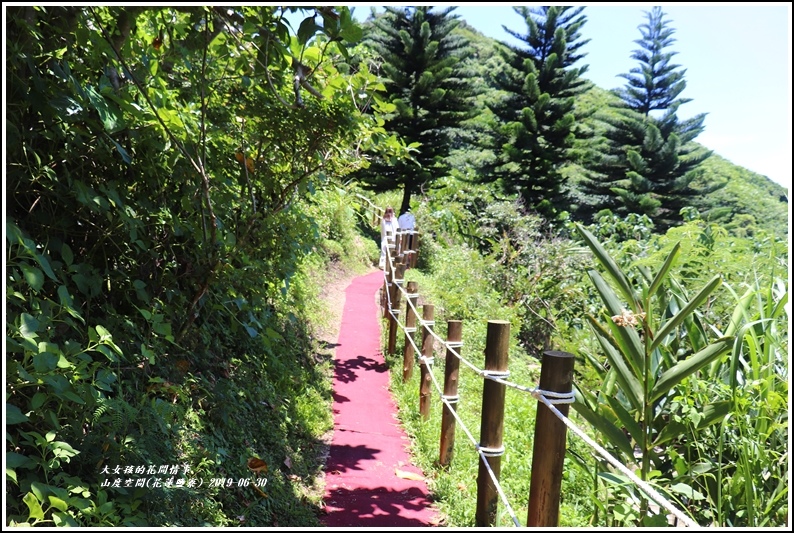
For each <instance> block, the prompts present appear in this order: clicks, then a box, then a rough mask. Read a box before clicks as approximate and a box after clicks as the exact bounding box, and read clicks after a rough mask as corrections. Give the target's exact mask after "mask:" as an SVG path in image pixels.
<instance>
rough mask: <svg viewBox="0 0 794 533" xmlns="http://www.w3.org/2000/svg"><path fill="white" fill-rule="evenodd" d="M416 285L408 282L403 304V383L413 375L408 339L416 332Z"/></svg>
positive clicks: (412, 349) (411, 351)
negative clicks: (405, 299) (405, 298)
mask: <svg viewBox="0 0 794 533" xmlns="http://www.w3.org/2000/svg"><path fill="white" fill-rule="evenodd" d="M417 290H419V289H418V285H417V283H416V282H415V281H409V282H408V297H407V300H408V302H407V303H406V304H405V347H404V350H403V383H405V382H407V381H409V380H410V379H411V376H412V375H413V373H414V345H413V343H412V342H411V341H410V339H409V337H411V336H413V334H414V332H415V331H416V312H415V311H414V309H416V306H417V303H418V302H419V295H418V294H416V291H417Z"/></svg>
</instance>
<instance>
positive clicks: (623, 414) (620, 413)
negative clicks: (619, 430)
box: [604, 394, 642, 442]
mask: <svg viewBox="0 0 794 533" xmlns="http://www.w3.org/2000/svg"><path fill="white" fill-rule="evenodd" d="M604 397H605V398H606V401H607V403H608V404H609V406H610V407H611V408H612V410H613V411H614V412H615V415H616V416H617V418H618V420H620V423H621V424H623V427H624V428H626V430H627V431H628V432H629V434H630V435H631V436H632V438H633V439H634V442H642V429H641V428H640V425H639V424H638V423H637V421H636V420H634V416H632V415H631V413H629V412H628V411H627V410H626V408H625V407H623V405H622V404H621V403H620V400H618V399H617V398H616V397H615V396H613V395H611V394H605V395H604Z"/></svg>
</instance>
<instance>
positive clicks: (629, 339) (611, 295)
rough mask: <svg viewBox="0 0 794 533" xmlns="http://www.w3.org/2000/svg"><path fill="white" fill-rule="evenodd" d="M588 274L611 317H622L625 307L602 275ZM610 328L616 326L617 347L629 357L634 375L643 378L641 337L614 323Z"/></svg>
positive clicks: (643, 356) (614, 330) (632, 329)
mask: <svg viewBox="0 0 794 533" xmlns="http://www.w3.org/2000/svg"><path fill="white" fill-rule="evenodd" d="M588 274H589V276H590V279H591V281H592V282H593V284H594V285H595V287H596V290H598V293H599V294H600V295H601V299H602V300H603V302H604V305H606V307H607V311H609V314H610V315H611V316H615V315H620V314H621V313H622V312H623V305H622V304H621V303H620V301H619V300H618V297H617V295H616V294H615V292H614V291H613V290H612V288H611V287H610V286H609V285H608V284H607V283H606V282H605V281H604V278H602V277H601V274H599V273H598V272H596V271H595V270H591V271H589V272H588ZM610 326H614V327H612V328H611V329H612V331H613V332H614V334H615V339H617V341H618V344H616V347H618V348H619V349H620V350H621V351H622V352H623V353H624V354H625V355H628V358H627V359H628V362H629V364H630V365H631V367H632V369H633V370H634V375H635V376H638V377H639V376H642V375H643V369H644V366H645V365H644V361H645V351H644V349H643V346H642V342H641V341H640V337H639V335H637V332H636V331H635V330H634V328H632V327H619V326H617V325H616V324H615V323H614V321H612V322H610Z"/></svg>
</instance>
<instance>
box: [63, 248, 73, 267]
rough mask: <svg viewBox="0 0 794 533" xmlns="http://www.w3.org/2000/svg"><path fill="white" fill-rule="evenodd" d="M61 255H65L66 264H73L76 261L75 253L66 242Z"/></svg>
mask: <svg viewBox="0 0 794 533" xmlns="http://www.w3.org/2000/svg"><path fill="white" fill-rule="evenodd" d="M61 257H63V261H64V263H66V266H72V263H74V254H73V253H72V249H71V248H69V246H68V245H67V244H66V243H64V244H62V245H61Z"/></svg>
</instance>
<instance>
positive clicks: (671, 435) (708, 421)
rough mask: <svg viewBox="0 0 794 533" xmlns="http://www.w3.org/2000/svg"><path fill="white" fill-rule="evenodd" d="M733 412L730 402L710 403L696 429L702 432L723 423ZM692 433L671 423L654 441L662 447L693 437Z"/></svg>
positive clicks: (679, 425)
mask: <svg viewBox="0 0 794 533" xmlns="http://www.w3.org/2000/svg"><path fill="white" fill-rule="evenodd" d="M730 410H731V402H730V401H728V400H725V401H720V402H715V403H710V404H707V405H705V406H703V409H702V412H703V416H702V417H701V418H700V421H699V422H698V423H697V424H696V425H695V427H694V429H696V430H701V429H703V428H706V427H708V426H711V425H713V424H716V423H718V422H721V421H722V420H723V419H724V418H725V416H726V415H727V414H728V413H729V412H730ZM691 434H692V431H691V430H690V429H689V428H687V427H686V426H685V425H684V424H682V423H681V422H676V421H672V420H671V421H670V422H668V423H667V424H665V426H664V427H663V428H662V430H661V431H660V432H659V434H658V435H657V436H656V439H654V441H653V444H654V446H662V445H663V444H666V443H668V442H669V441H671V440H673V439H676V438H678V437H683V436H688V435H691Z"/></svg>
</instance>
